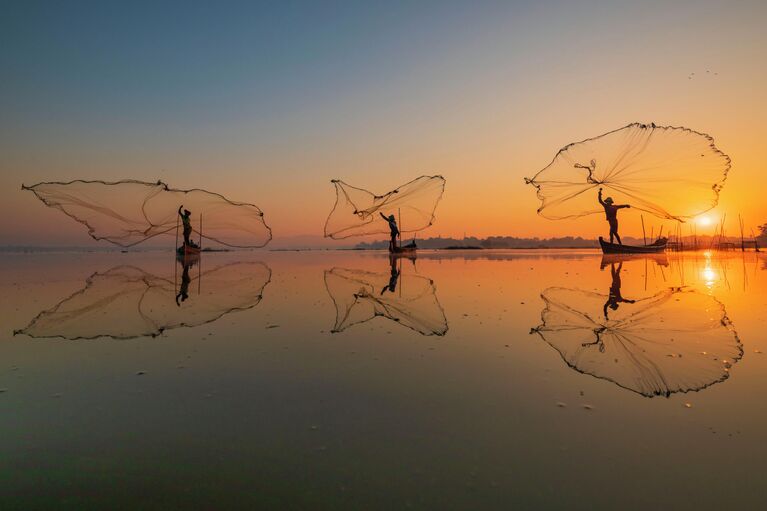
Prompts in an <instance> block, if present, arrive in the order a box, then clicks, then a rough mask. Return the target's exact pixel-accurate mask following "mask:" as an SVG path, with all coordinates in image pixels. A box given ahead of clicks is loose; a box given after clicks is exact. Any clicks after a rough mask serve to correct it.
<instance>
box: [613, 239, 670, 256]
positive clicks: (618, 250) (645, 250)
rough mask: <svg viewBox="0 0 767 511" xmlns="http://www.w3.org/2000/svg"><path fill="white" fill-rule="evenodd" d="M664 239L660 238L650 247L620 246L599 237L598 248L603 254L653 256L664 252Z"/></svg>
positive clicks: (665, 241) (665, 240)
mask: <svg viewBox="0 0 767 511" xmlns="http://www.w3.org/2000/svg"><path fill="white" fill-rule="evenodd" d="M667 243H668V240H667V239H666V238H660V239H658V240H656V241H655V242H654V243H652V244H651V245H642V246H636V245H620V244H618V243H610V242H609V241H605V240H604V239H603V238H602V236H600V237H599V246H600V247H602V253H603V254H653V253H659V252H663V251H665V250H666V244H667Z"/></svg>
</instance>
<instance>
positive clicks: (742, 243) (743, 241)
mask: <svg viewBox="0 0 767 511" xmlns="http://www.w3.org/2000/svg"><path fill="white" fill-rule="evenodd" d="M738 223H739V224H740V251H741V252H745V251H746V239H745V237H744V235H743V217H742V216H740V213H738Z"/></svg>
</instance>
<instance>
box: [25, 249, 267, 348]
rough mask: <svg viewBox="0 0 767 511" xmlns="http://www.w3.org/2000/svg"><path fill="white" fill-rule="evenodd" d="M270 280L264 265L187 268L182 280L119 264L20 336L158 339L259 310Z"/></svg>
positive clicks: (95, 277)
mask: <svg viewBox="0 0 767 511" xmlns="http://www.w3.org/2000/svg"><path fill="white" fill-rule="evenodd" d="M270 279H271V270H270V269H269V268H268V267H267V266H266V265H265V264H263V263H232V264H227V265H224V266H219V267H217V268H215V269H211V270H208V271H205V272H202V273H201V274H197V271H196V269H195V268H193V267H191V265H189V264H186V266H185V268H184V269H183V270H180V271H179V275H178V278H174V277H159V276H157V275H153V274H151V273H148V272H146V271H144V270H143V269H141V268H138V267H136V266H117V267H114V268H112V269H110V270H108V271H106V272H97V273H94V274H93V275H91V276H90V277H89V278H88V279H87V280H86V282H85V287H83V289H81V290H79V291H77V292H76V293H74V294H72V295H71V296H69V297H67V298H65V299H63V300H62V301H61V302H59V303H58V304H57V305H56V306H54V307H53V308H51V309H49V310H46V311H43V312H41V313H40V314H38V316H37V317H35V318H34V319H33V320H32V321H31V322H30V323H29V325H28V326H27V327H25V328H24V329H22V330H19V331H17V332H15V333H16V334H25V335H28V336H30V337H35V338H48V337H60V338H63V339H72V340H74V339H95V338H98V337H111V338H114V339H131V338H135V337H142V336H157V335H160V334H161V333H163V332H164V331H167V330H170V329H174V328H178V327H182V326H186V327H194V326H199V325H203V324H206V323H211V322H213V321H216V320H217V319H219V318H220V317H221V316H223V315H225V314H228V313H230V312H234V311H240V310H245V309H250V308H252V307H255V306H256V305H258V303H259V302H260V301H261V297H262V293H263V291H264V288H265V287H266V285H267V284H268V283H269V281H270ZM182 292H183V293H184V294H186V295H188V296H187V297H186V298H185V299H182V297H181V296H180V295H181V294H182Z"/></svg>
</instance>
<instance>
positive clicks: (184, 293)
mask: <svg viewBox="0 0 767 511" xmlns="http://www.w3.org/2000/svg"><path fill="white" fill-rule="evenodd" d="M179 262H180V263H181V264H183V265H184V271H183V272H182V273H181V286H180V287H179V290H178V294H177V295H176V305H178V306H179V307H181V302H183V301H186V299H187V298H189V284H190V283H191V282H192V278H191V277H190V276H189V268H191V267H192V266H194V262H193V261H190V260H186V259H184V261H180V260H179Z"/></svg>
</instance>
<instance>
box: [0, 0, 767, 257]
mask: <svg viewBox="0 0 767 511" xmlns="http://www.w3.org/2000/svg"><path fill="white" fill-rule="evenodd" d="M0 8H2V12H3V15H2V16H0V245H87V244H88V243H89V241H90V238H89V237H88V236H87V234H86V232H85V230H84V229H83V228H82V226H80V225H78V224H76V223H75V222H72V221H71V220H70V219H68V218H67V217H66V216H64V215H63V214H61V213H60V212H58V211H55V210H51V209H49V208H46V207H45V206H44V205H43V204H42V203H40V202H39V201H38V200H37V199H36V198H35V197H34V195H32V194H31V193H29V192H24V191H22V190H21V184H22V183H24V184H28V185H29V184H34V183H37V182H40V181H68V180H72V179H102V180H119V179H140V180H147V181H156V180H158V179H161V180H163V181H165V182H167V183H168V184H170V185H171V186H173V187H176V188H204V189H208V190H212V191H215V192H218V193H221V194H223V195H225V196H227V197H228V198H230V199H232V200H238V201H244V202H251V203H254V204H257V205H258V206H259V207H260V208H261V209H262V210H263V211H264V213H265V219H266V221H267V223H268V224H269V225H270V226H271V227H272V229H273V234H274V243H275V244H276V246H280V244H283V245H285V244H287V245H289V244H290V242H291V240H294V239H297V237H302V236H321V235H322V229H323V225H324V221H325V218H326V217H327V215H328V213H329V212H330V210H331V208H332V206H333V202H334V200H335V194H334V188H333V186H332V185H331V183H330V180H331V179H333V178H339V179H342V180H344V181H345V182H347V183H350V184H352V185H355V186H359V187H363V188H367V189H369V190H371V191H374V192H376V193H383V192H386V191H388V190H391V189H393V188H395V187H396V186H398V185H400V184H403V183H405V182H407V181H410V180H411V179H413V178H415V177H417V176H419V175H423V174H441V175H443V176H444V177H445V178H446V180H447V187H446V191H445V196H444V199H443V201H442V202H441V203H440V205H439V209H438V210H437V221H436V222H435V224H434V225H433V226H432V227H431V228H430V229H429V230H427V231H424V233H423V234H422V236H437V235H441V236H456V237H461V236H463V235H464V233H466V234H467V235H475V236H480V237H483V236H488V235H516V236H540V237H549V236H563V235H582V236H585V237H590V238H593V237H596V236H597V235H600V234H604V233H603V231H604V230H605V226H606V224H605V222H604V220H603V218H601V217H599V216H593V217H589V218H585V219H579V220H563V221H551V220H546V219H544V218H542V217H540V216H538V215H537V214H536V209H537V207H538V205H539V201H538V200H537V198H536V197H535V193H534V190H533V189H532V187H530V186H528V185H525V183H524V179H523V178H524V177H529V176H532V175H534V174H535V173H536V172H537V171H538V170H540V169H542V168H543V167H545V166H546V165H547V164H548V163H549V162H550V161H551V159H552V158H553V157H554V155H555V154H556V152H557V151H558V150H559V149H560V148H561V147H563V146H564V145H566V144H568V143H570V142H574V141H579V140H583V139H585V138H588V137H593V136H596V135H599V134H601V133H605V132H607V131H611V130H613V129H616V128H619V127H621V126H624V125H626V124H629V123H631V122H647V123H649V122H655V123H656V124H661V125H674V126H686V127H689V128H692V129H695V130H698V131H702V132H706V133H709V134H711V135H712V136H713V137H714V138H715V140H716V144H717V147H719V148H720V149H721V150H723V151H724V152H725V153H727V154H728V155H729V156H730V157H731V158H732V162H733V164H732V170H731V171H730V176H729V177H728V180H727V184H726V186H725V188H724V190H723V192H722V196H721V201H720V206H719V207H718V208H717V209H716V210H715V211H713V212H712V214H711V216H712V217H713V218H719V217H720V216H721V215H722V214H724V213H727V218H728V219H730V220H728V231H731V232H732V233H733V234H734V231H736V230H737V220H736V219H737V215H738V214H741V215H742V216H743V218H744V222H745V224H746V226H747V230H749V229H750V228H751V227H754V228H755V227H756V226H757V225H760V224H763V223H767V204H765V200H764V198H763V195H764V190H765V180H767V168H765V163H764V161H765V160H764V157H763V155H764V154H765V146H766V144H765V142H764V141H763V140H762V137H763V132H764V130H763V120H764V119H765V118H767V97H765V96H767V93H766V92H765V91H767V83H766V82H767V31H765V30H764V26H765V23H766V22H767V3H765V2H763V1H718V2H712V1H708V0H698V1H694V2H693V1H686V0H684V1H675V2H654V1H648V2H638V1H631V2H623V1H620V0H618V1H609V2H596V1H594V2H591V1H585V2H581V1H562V2H550V1H537V2H448V1H440V2H375V3H370V4H368V3H364V2H359V1H357V2H290V1H280V2H241V3H240V2H191V1H185V2H139V1H136V2H130V3H124V2H123V3H118V2H47V3H46V2H34V1H24V2H22V1H17V2H9V1H2V0H0ZM707 71H709V72H708V73H707ZM692 73H694V75H693V74H692ZM621 215H622V220H621V221H622V230H623V231H624V234H629V235H632V234H633V235H637V234H641V230H640V227H639V225H640V223H639V218H638V215H637V214H624V213H621ZM645 220H646V222H647V223H648V224H651V225H655V227H656V229H657V227H659V226H660V221H659V220H651V219H647V218H646V219H645ZM730 222H731V223H730ZM603 224H605V225H603ZM648 229H649V227H648Z"/></svg>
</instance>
